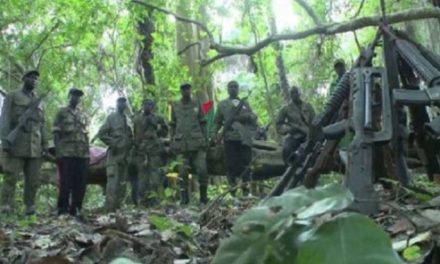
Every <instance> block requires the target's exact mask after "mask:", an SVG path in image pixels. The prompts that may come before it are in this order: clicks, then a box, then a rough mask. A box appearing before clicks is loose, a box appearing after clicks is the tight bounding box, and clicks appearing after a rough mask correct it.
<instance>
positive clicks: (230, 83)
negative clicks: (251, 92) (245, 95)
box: [228, 80, 238, 87]
mask: <svg viewBox="0 0 440 264" xmlns="http://www.w3.org/2000/svg"><path fill="white" fill-rule="evenodd" d="M229 86H237V87H238V82H237V81H235V80H233V81H230V82H228V87H229Z"/></svg>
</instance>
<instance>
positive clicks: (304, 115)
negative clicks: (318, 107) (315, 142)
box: [276, 102, 315, 138]
mask: <svg viewBox="0 0 440 264" xmlns="http://www.w3.org/2000/svg"><path fill="white" fill-rule="evenodd" d="M314 117H315V111H314V110H313V107H312V105H310V104H309V103H306V102H302V103H301V104H300V105H297V104H295V103H290V104H288V105H286V106H284V107H283V108H281V110H280V112H279V113H278V116H277V119H276V129H277V132H278V133H279V134H281V135H286V134H290V135H292V136H293V137H295V138H302V137H306V136H307V135H308V133H309V127H310V125H311V123H312V121H313V118H314Z"/></svg>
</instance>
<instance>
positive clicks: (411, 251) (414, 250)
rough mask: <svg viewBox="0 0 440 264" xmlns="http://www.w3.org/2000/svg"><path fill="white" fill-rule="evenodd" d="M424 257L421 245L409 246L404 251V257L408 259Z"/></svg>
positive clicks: (414, 259) (413, 259)
mask: <svg viewBox="0 0 440 264" xmlns="http://www.w3.org/2000/svg"><path fill="white" fill-rule="evenodd" d="M422 257H423V255H422V250H421V249H420V247H419V246H416V245H414V246H410V247H407V248H405V250H404V251H403V258H404V259H405V260H406V261H416V260H421V258H422Z"/></svg>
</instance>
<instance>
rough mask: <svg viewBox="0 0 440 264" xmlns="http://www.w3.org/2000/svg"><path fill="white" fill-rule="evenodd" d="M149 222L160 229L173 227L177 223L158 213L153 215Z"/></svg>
mask: <svg viewBox="0 0 440 264" xmlns="http://www.w3.org/2000/svg"><path fill="white" fill-rule="evenodd" d="M149 222H150V223H151V224H152V225H153V226H154V227H156V228H157V229H158V230H160V231H164V230H167V229H171V228H173V227H174V226H175V224H174V223H173V222H171V221H170V220H168V219H167V218H165V217H162V216H158V215H151V216H150V217H149Z"/></svg>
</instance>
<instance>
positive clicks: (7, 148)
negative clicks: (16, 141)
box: [2, 147, 11, 154]
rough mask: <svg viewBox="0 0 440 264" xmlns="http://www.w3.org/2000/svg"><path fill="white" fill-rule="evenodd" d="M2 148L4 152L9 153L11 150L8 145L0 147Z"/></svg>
mask: <svg viewBox="0 0 440 264" xmlns="http://www.w3.org/2000/svg"><path fill="white" fill-rule="evenodd" d="M2 150H3V152H4V153H8V154H9V153H10V152H11V148H10V147H2Z"/></svg>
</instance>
